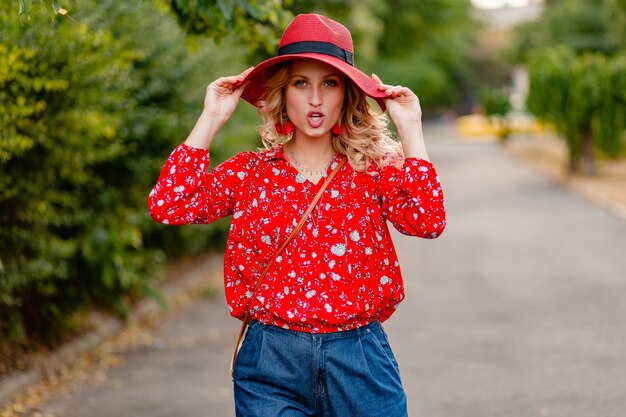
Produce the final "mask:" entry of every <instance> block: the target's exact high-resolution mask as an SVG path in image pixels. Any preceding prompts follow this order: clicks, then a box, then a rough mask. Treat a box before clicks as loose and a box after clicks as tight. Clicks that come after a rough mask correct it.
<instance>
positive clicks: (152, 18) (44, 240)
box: [0, 0, 258, 363]
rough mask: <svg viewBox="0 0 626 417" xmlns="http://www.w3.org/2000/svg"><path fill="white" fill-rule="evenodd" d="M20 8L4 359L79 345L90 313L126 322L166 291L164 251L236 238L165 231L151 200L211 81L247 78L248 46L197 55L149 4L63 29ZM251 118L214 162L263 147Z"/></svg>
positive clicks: (3, 216)
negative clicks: (79, 328)
mask: <svg viewBox="0 0 626 417" xmlns="http://www.w3.org/2000/svg"><path fill="white" fill-rule="evenodd" d="M11 10H12V5H11V4H6V3H2V5H0V61H1V62H3V63H6V64H5V65H2V66H1V67H0V317H2V319H1V320H0V362H3V363H4V361H3V359H4V358H3V354H6V352H9V353H10V354H13V353H14V352H16V351H19V349H18V348H16V346H17V347H19V346H24V345H27V344H35V345H36V344H47V345H51V344H53V343H55V342H56V341H58V340H59V339H61V338H63V337H66V335H67V334H68V332H70V331H74V330H75V329H74V327H75V326H76V324H77V322H79V321H77V320H76V317H77V316H78V315H79V314H80V313H81V312H82V311H84V310H85V309H89V308H103V309H106V310H108V311H115V312H117V313H119V314H124V313H125V312H126V311H127V310H128V308H129V305H130V304H131V303H132V302H133V301H134V300H137V299H138V298H139V297H141V296H144V295H146V294H147V295H152V296H157V293H156V292H155V285H156V283H157V282H158V278H159V277H160V274H159V271H160V269H161V268H162V266H163V262H164V260H165V259H166V257H165V253H167V255H168V257H169V259H173V258H174V257H175V256H181V255H190V254H195V253H198V252H199V251H200V250H206V249H207V248H208V247H210V245H211V244H212V243H214V241H215V240H216V238H217V240H218V242H215V243H216V244H219V243H220V242H223V238H224V236H225V234H226V233H227V232H228V225H227V224H224V223H220V224H219V225H211V226H206V227H197V228H164V227H162V226H160V225H156V224H155V223H154V222H152V221H151V220H150V219H149V217H148V215H147V210H146V198H147V193H148V192H149V191H150V188H151V187H152V185H153V184H154V182H155V180H156V178H157V176H158V173H159V171H160V169H161V168H162V166H163V161H164V159H165V158H166V156H167V154H168V153H169V152H171V150H172V149H173V147H174V146H175V145H177V144H178V143H180V142H182V140H183V139H184V135H186V134H187V133H188V131H189V129H190V126H192V125H193V122H194V120H195V119H196V118H197V115H198V114H199V112H200V110H201V106H202V100H203V96H204V92H205V89H206V85H207V84H208V83H209V82H210V81H212V80H213V79H214V78H216V77H217V76H218V74H223V73H224V72H226V73H236V72H238V71H241V70H242V69H243V68H244V67H245V65H244V63H243V62H242V61H243V59H242V57H243V55H244V54H245V51H246V50H245V48H243V47H241V46H238V45H236V44H235V43H232V42H230V41H229V40H228V39H225V40H224V41H223V43H224V45H223V48H218V47H216V45H215V43H213V42H211V41H210V40H205V41H204V42H199V43H198V45H197V46H196V47H197V52H195V53H193V54H191V53H190V52H189V51H188V49H187V45H186V42H185V34H184V33H183V32H182V31H181V30H180V29H179V28H178V27H177V24H176V22H175V21H174V19H172V18H171V16H168V15H167V14H166V12H165V11H163V10H162V9H156V10H155V9H154V8H153V5H152V4H151V3H149V2H121V3H120V2H116V1H115V0H97V1H96V0H83V1H81V2H80V10H77V11H76V13H74V14H73V19H74V20H70V19H67V18H57V19H55V20H54V21H52V20H50V18H49V15H48V14H47V13H46V12H45V10H44V9H43V6H42V5H41V4H40V3H39V2H36V3H34V4H33V5H32V8H31V10H30V13H29V17H30V21H22V22H20V21H19V20H18V19H15V17H14V16H11V15H10V14H9V12H10V11H11ZM59 40H62V41H59ZM238 113H239V114H238V115H237V118H236V119H235V120H233V122H232V123H229V124H228V125H227V126H225V128H224V130H223V132H222V133H221V138H224V136H226V137H227V138H228V140H219V141H216V142H215V146H214V147H213V148H212V155H211V157H212V163H215V162H219V161H220V160H223V159H224V157H225V156H226V155H232V154H233V153H234V152H236V151H238V150H240V149H242V148H250V147H251V146H254V144H255V143H256V139H257V138H256V135H255V134H254V125H255V124H256V123H257V122H258V119H257V115H256V114H255V112H254V110H253V109H252V108H251V106H250V108H249V109H248V108H247V107H246V106H242V111H241V112H238ZM242 116H243V117H242ZM9 343H10V344H11V345H10V346H9V347H8V348H7V344H9Z"/></svg>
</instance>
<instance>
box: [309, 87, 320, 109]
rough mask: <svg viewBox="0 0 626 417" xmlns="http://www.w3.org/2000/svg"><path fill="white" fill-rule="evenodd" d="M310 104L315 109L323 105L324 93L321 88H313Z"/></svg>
mask: <svg viewBox="0 0 626 417" xmlns="http://www.w3.org/2000/svg"><path fill="white" fill-rule="evenodd" d="M309 104H310V105H311V106H314V107H317V106H319V105H320V104H322V91H321V89H320V88H318V87H313V88H312V89H311V94H310V95H309Z"/></svg>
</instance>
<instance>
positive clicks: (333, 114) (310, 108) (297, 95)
mask: <svg viewBox="0 0 626 417" xmlns="http://www.w3.org/2000/svg"><path fill="white" fill-rule="evenodd" d="M344 95H345V82H344V78H343V75H342V74H341V72H339V71H338V70H336V69H335V68H333V67H331V66H330V65H328V64H325V63H323V62H319V61H314V60H310V59H299V60H295V61H294V62H293V64H292V67H291V78H290V80H289V84H287V88H286V90H285V106H286V109H287V116H289V120H291V122H292V123H293V124H294V125H295V127H296V130H295V137H296V138H298V137H307V138H310V139H313V138H321V137H328V138H329V139H330V129H331V128H332V127H333V125H334V124H335V123H337V121H338V120H339V116H340V115H341V109H342V106H343V97H344Z"/></svg>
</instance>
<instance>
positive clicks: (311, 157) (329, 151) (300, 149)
mask: <svg viewBox="0 0 626 417" xmlns="http://www.w3.org/2000/svg"><path fill="white" fill-rule="evenodd" d="M286 147H287V150H289V152H290V153H293V154H295V157H296V158H297V160H298V162H299V163H300V164H302V165H303V166H305V167H306V168H309V169H314V170H317V169H321V168H324V167H326V166H327V165H328V161H330V160H331V159H332V158H333V156H334V155H335V150H334V149H333V145H332V143H331V141H330V137H329V138H328V139H324V138H315V139H312V140H311V139H308V138H300V137H294V138H293V139H292V140H291V141H290V142H289V143H288V144H287V145H286Z"/></svg>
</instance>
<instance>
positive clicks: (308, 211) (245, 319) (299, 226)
mask: <svg viewBox="0 0 626 417" xmlns="http://www.w3.org/2000/svg"><path fill="white" fill-rule="evenodd" d="M345 163H346V159H345V158H342V159H341V161H339V163H338V164H337V166H336V167H335V169H333V171H332V172H331V173H330V175H329V176H328V177H327V178H326V180H324V183H323V184H322V186H321V187H320V189H319V190H318V191H317V194H315V197H314V198H313V201H311V204H309V207H307V209H306V211H305V212H304V214H303V215H302V217H301V218H300V221H299V222H298V224H297V225H296V227H295V228H294V229H293V230H292V231H291V233H290V234H289V236H288V237H287V239H286V240H285V242H283V244H282V245H281V246H280V247H279V248H278V250H277V251H276V253H275V254H274V257H273V258H272V259H270V260H269V262H268V263H267V265H265V268H264V269H263V272H261V276H260V277H259V279H258V280H257V282H256V285H255V286H254V289H253V290H252V300H254V294H256V292H257V290H258V289H259V288H260V287H261V284H262V283H263V280H264V279H265V276H266V275H267V272H268V271H269V270H270V268H271V267H272V265H274V261H276V258H278V255H280V254H281V252H282V251H283V250H284V249H285V248H286V247H287V245H288V244H289V242H291V241H292V240H293V238H294V237H296V235H297V234H298V232H299V231H300V229H302V226H304V222H306V219H307V217H309V214H311V212H312V211H313V209H314V208H315V205H316V204H317V202H318V201H319V200H320V198H322V194H323V193H324V190H326V188H327V187H328V185H329V184H330V182H331V181H332V180H333V178H334V177H335V175H337V173H338V172H339V170H340V169H341V167H342V166H343V165H344V164H345ZM252 300H251V301H250V302H251V303H252ZM250 320H251V317H250V310H247V311H246V314H245V316H244V317H243V323H241V329H240V330H239V336H238V337H237V344H236V345H235V351H234V353H233V358H232V360H231V362H230V375H231V377H233V370H234V367H235V360H236V359H237V353H239V347H240V345H241V342H242V340H243V335H244V334H245V332H246V329H247V327H248V323H250Z"/></svg>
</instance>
